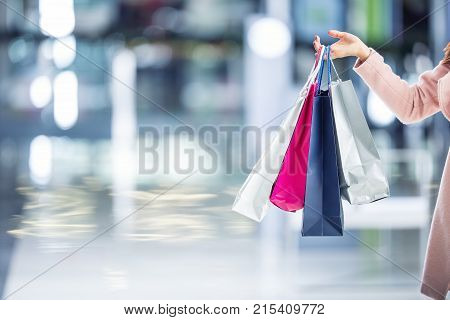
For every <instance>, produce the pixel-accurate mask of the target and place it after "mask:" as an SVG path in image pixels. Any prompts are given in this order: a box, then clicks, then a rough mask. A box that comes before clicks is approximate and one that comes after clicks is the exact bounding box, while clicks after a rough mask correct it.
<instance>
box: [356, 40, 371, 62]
mask: <svg viewBox="0 0 450 320" xmlns="http://www.w3.org/2000/svg"><path fill="white" fill-rule="evenodd" d="M356 56H357V57H358V59H359V60H361V62H364V61H366V60H367V58H368V57H369V56H370V49H369V47H368V46H366V45H365V44H364V43H361V46H360V48H359V50H358V52H357V54H356Z"/></svg>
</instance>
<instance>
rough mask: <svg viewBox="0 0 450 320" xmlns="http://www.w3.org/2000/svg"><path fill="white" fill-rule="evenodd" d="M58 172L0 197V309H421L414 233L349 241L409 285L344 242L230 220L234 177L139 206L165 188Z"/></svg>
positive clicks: (151, 182)
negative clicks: (342, 303) (129, 302)
mask: <svg viewBox="0 0 450 320" xmlns="http://www.w3.org/2000/svg"><path fill="white" fill-rule="evenodd" d="M106 158H107V157H106ZM61 161H62V162H63V163H58V162H56V163H54V166H55V167H56V168H57V170H59V172H61V175H60V176H59V177H56V178H55V179H54V181H55V182H53V183H50V184H49V185H48V186H47V187H45V188H44V187H43V188H38V187H35V186H31V185H30V184H29V183H28V184H27V183H25V182H23V181H27V180H26V179H24V178H23V177H19V179H18V185H17V186H16V187H14V190H13V191H11V192H12V193H11V194H9V195H5V196H2V206H1V217H2V225H3V226H6V228H3V229H2V230H3V233H2V246H1V260H0V262H1V265H0V267H1V270H2V272H1V277H0V279H4V280H3V282H4V283H3V284H4V285H5V288H4V292H3V296H4V297H5V296H8V295H9V294H10V293H12V292H15V290H16V289H18V288H21V286H23V285H24V284H26V285H25V286H24V287H23V288H22V289H20V290H18V291H17V292H15V293H14V294H13V295H11V296H10V297H9V298H11V299H156V298H159V299H177V298H179V299H240V298H242V299H260V298H261V299H263V298H265V299H271V298H286V299H417V298H420V294H419V291H418V286H419V284H418V281H417V280H416V279H414V277H416V278H419V277H420V265H421V260H422V257H421V256H420V255H421V253H420V250H419V248H418V246H419V240H418V237H419V234H418V232H416V231H414V230H409V231H402V230H397V231H377V230H373V231H370V230H369V231H357V230H354V231H352V232H353V233H354V234H355V235H356V236H357V237H358V238H360V239H363V240H364V242H365V243H368V244H369V245H370V246H372V247H373V248H374V249H375V250H377V251H378V252H380V253H381V254H383V255H385V256H387V257H389V258H390V259H392V260H393V261H394V262H395V263H397V264H398V265H400V266H401V267H402V268H404V269H405V270H407V271H408V272H409V273H411V274H412V276H411V274H408V273H405V272H404V271H402V270H400V269H399V268H397V267H396V266H393V265H392V264H391V263H390V262H388V261H387V260H385V259H383V258H382V257H380V256H379V255H377V254H375V253H374V252H373V251H371V250H369V249H367V248H366V247H365V246H364V245H361V244H360V243H359V242H357V241H355V240H354V239H352V238H351V237H348V236H345V237H343V238H336V239H329V238H328V239H321V238H317V239H305V238H300V236H299V228H300V219H299V216H294V215H292V214H290V215H287V214H283V213H280V212H278V211H275V210H274V212H271V215H270V216H269V217H268V218H267V219H266V220H265V222H264V223H263V224H262V225H258V224H256V223H254V222H252V221H250V220H248V219H246V218H244V217H241V216H239V215H237V214H235V213H233V212H232V211H231V209H230V208H231V205H232V202H233V200H234V195H235V194H236V191H237V190H238V188H239V186H240V184H241V183H242V182H243V180H244V178H245V177H244V176H243V175H242V176H236V177H224V176H202V175H197V176H193V177H191V178H188V179H186V180H185V181H184V182H183V183H181V184H180V185H178V186H176V187H174V188H173V189H172V190H170V191H168V192H167V193H164V194H163V195H161V196H159V197H158V198H157V199H156V200H154V201H153V202H152V203H150V204H148V205H145V204H146V203H147V202H148V201H149V200H151V199H152V198H153V197H155V196H158V194H160V193H161V192H163V191H164V190H165V188H166V187H168V186H171V185H173V181H175V180H176V179H164V178H163V179H161V178H158V179H154V177H152V176H145V177H139V179H138V181H135V185H136V190H134V191H133V190H129V189H126V188H125V187H123V186H126V183H125V184H123V183H122V182H123V181H122V182H121V183H119V184H118V185H119V187H117V183H116V185H114V183H112V184H111V183H110V182H105V179H103V178H102V174H101V171H102V170H86V171H85V172H84V171H81V173H79V172H80V169H79V168H78V167H77V166H76V165H74V164H73V162H71V161H70V159H66V160H60V162H61ZM19 162H20V161H19ZM84 163H86V162H84ZM88 163H89V162H88ZM80 166H81V165H80ZM100 167H101V165H100ZM105 167H106V166H105ZM103 170H105V171H106V172H108V170H109V169H103ZM86 172H87V173H86ZM99 172H100V173H99ZM18 174H19V175H25V174H24V173H23V171H20V170H19V169H18ZM103 174H104V173H103ZM63 175H66V178H64V179H63ZM104 175H105V174H104ZM106 176H108V174H106ZM181 177H182V176H180V178H181ZM113 180H114V178H113ZM4 183H7V182H4ZM120 186H122V187H120ZM140 208H141V209H140ZM136 210H138V211H136ZM135 211H136V212H135ZM133 212H135V213H134V214H132V215H131V216H129V217H128V218H127V216H128V215H129V214H130V213H133ZM124 218H125V220H124V221H123V222H121V223H119V222H120V221H121V220H122V219H124ZM117 223H119V224H118V225H117V226H115V227H113V228H110V227H111V226H113V225H115V224H117ZM108 228H110V229H108ZM6 230H7V233H6V234H5V231H6ZM105 230H108V231H107V232H104V231H105ZM103 232H104V233H103ZM95 237H98V238H96V239H95V240H93V241H91V240H92V239H93V238H95ZM83 245H85V247H83V248H82V249H80V250H79V251H78V252H75V253H74V254H73V255H70V254H71V253H73V252H74V251H75V250H77V248H79V247H80V246H83ZM68 255H70V256H69V257H68ZM58 262H59V263H58ZM55 263H57V264H56V265H55ZM8 265H9V268H8V267H7V266H8ZM49 268H50V269H49ZM46 270H47V271H46ZM36 276H38V277H37V278H36V279H35V280H33V281H31V282H30V283H28V284H27V282H28V281H30V280H32V279H33V278H35V277H36ZM0 288H1V287H0Z"/></svg>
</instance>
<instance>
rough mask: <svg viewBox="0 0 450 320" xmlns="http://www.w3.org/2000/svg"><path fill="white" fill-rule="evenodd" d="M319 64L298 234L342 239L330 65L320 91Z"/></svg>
mask: <svg viewBox="0 0 450 320" xmlns="http://www.w3.org/2000/svg"><path fill="white" fill-rule="evenodd" d="M325 54H326V55H327V56H328V61H330V60H329V56H330V49H329V47H327V48H326V51H325ZM324 56H325V55H324ZM321 63H322V65H321V67H320V68H321V69H320V71H319V77H318V84H317V87H316V88H317V89H316V90H317V91H316V95H315V96H314V102H313V116H312V123H311V141H310V150H309V157H308V175H307V177H306V194H305V208H304V210H303V227H302V235H303V236H342V224H343V214H342V203H341V195H340V189H339V171H338V159H337V153H336V150H337V149H336V133H335V125H334V117H333V110H332V109H331V108H332V105H331V96H330V84H331V64H330V63H328V62H327V67H328V68H327V69H328V90H325V91H322V90H321V89H320V85H321V81H322V72H323V65H324V63H325V62H324V61H323V60H322V62H321Z"/></svg>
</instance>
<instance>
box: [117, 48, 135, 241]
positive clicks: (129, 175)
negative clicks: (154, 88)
mask: <svg viewBox="0 0 450 320" xmlns="http://www.w3.org/2000/svg"><path fill="white" fill-rule="evenodd" d="M112 74H113V77H112V82H111V97H112V120H111V121H112V123H111V139H112V141H111V145H112V158H113V159H112V160H113V161H112V162H113V168H112V170H113V192H114V196H113V212H114V222H119V221H120V220H121V219H123V218H124V217H126V216H127V215H129V214H130V213H131V212H132V211H133V210H134V201H133V191H134V189H135V183H136V182H135V180H136V172H137V169H136V163H137V162H136V141H137V138H136V132H137V130H136V123H137V120H136V96H135V92H136V57H135V55H134V53H133V51H131V50H129V49H127V48H121V49H119V50H118V52H117V53H116V55H115V56H114V58H113V63H112ZM130 220H132V219H130ZM131 225H132V221H131V222H130V221H125V222H124V223H121V224H120V226H119V228H118V230H119V231H117V232H119V233H120V232H123V231H125V230H128V229H129V228H131Z"/></svg>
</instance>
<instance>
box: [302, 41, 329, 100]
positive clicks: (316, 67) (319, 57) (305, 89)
mask: <svg viewBox="0 0 450 320" xmlns="http://www.w3.org/2000/svg"><path fill="white" fill-rule="evenodd" d="M325 49H326V48H325V46H323V45H322V47H321V48H320V51H319V53H318V55H317V56H316V60H315V62H314V65H313V67H312V68H311V71H310V72H309V76H308V79H307V80H306V83H305V85H304V86H303V89H302V90H300V93H299V94H298V98H297V103H298V101H299V100H300V98H301V97H302V96H303V94H304V93H305V92H308V90H309V86H310V84H311V82H312V81H314V80H315V79H316V77H317V74H318V72H319V69H320V66H321V64H322V60H323V56H324V54H325Z"/></svg>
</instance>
